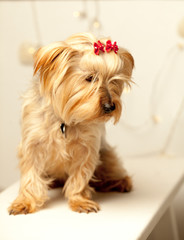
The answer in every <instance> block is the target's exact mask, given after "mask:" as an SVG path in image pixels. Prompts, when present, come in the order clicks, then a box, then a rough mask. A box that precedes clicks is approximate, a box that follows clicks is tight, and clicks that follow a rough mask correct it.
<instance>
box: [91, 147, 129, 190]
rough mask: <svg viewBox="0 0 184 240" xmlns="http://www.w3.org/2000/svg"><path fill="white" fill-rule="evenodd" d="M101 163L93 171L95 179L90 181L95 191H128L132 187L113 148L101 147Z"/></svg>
mask: <svg viewBox="0 0 184 240" xmlns="http://www.w3.org/2000/svg"><path fill="white" fill-rule="evenodd" d="M100 160H101V164H100V165H99V166H98V168H97V169H96V171H95V174H94V176H95V178H96V181H95V180H91V181H90V186H92V187H93V188H94V189H95V190H96V191H99V192H111V191H116V192H129V191H131V189H132V180H131V178H130V177H129V176H128V175H127V172H126V170H125V169H124V168H123V167H122V164H121V163H120V161H119V159H118V157H117V156H116V154H115V152H114V150H113V148H111V147H110V146H108V148H104V149H101V151H100Z"/></svg>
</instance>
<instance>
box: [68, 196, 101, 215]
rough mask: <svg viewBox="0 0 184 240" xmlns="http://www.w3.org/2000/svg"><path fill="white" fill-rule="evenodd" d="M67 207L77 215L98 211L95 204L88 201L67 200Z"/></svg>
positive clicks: (98, 208) (97, 206)
mask: <svg viewBox="0 0 184 240" xmlns="http://www.w3.org/2000/svg"><path fill="white" fill-rule="evenodd" d="M69 206H70V208H71V209H72V210H73V211H75V212H79V213H90V212H98V211H99V210H100V207H99V205H98V204H97V203H96V202H94V201H92V200H88V199H74V200H69Z"/></svg>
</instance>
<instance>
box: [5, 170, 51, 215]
mask: <svg viewBox="0 0 184 240" xmlns="http://www.w3.org/2000/svg"><path fill="white" fill-rule="evenodd" d="M46 199H47V184H46V181H45V180H44V179H42V178H41V177H40V176H39V175H38V174H37V173H36V171H35V169H34V167H32V168H31V169H29V170H28V171H27V172H26V173H24V175H23V176H22V177H21V186H20V190H19V195H18V197H17V198H16V199H15V200H14V202H13V203H12V205H11V206H10V207H9V209H8V211H9V214H13V215H17V214H27V213H32V212H35V211H36V210H37V208H39V207H41V206H42V205H43V204H44V202H45V201H46Z"/></svg>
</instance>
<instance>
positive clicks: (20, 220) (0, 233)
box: [0, 157, 184, 240]
mask: <svg viewBox="0 0 184 240" xmlns="http://www.w3.org/2000/svg"><path fill="white" fill-rule="evenodd" d="M124 165H125V167H126V168H127V169H128V171H129V173H130V175H132V177H133V182H134V190H133V191H132V192H131V193H124V194H121V193H99V194H96V195H95V196H94V199H95V200H96V201H97V202H98V203H99V204H100V206H101V211H100V212H98V213H90V214H84V213H81V214H79V213H75V212H72V211H71V210H70V209H69V207H68V205H67V200H66V199H64V197H63V196H62V194H61V189H55V190H51V191H49V195H50V196H51V199H50V200H49V202H48V203H47V204H46V205H45V207H44V208H43V209H41V210H40V211H38V212H36V213H33V214H28V215H17V216H12V215H11V216H9V215H8V212H7V208H8V206H9V204H10V203H11V202H12V201H13V200H14V198H15V197H16V196H17V193H18V188H19V183H15V184H14V185H12V186H11V187H9V188H8V189H6V190H5V191H4V192H2V193H1V194H0V239H1V240H42V239H43V240H48V239H62V240H64V239H80V240H83V239H85V240H91V239H93V240H95V239H96V240H98V239H99V240H103V239H105V240H107V239H116V240H118V239H123V240H136V239H141V240H144V239H146V238H147V237H148V235H149V234H150V232H151V231H152V229H153V228H154V226H155V225H156V223H157V222H158V221H159V219H160V217H161V216H162V215H163V213H164V212H165V211H166V209H167V208H168V207H169V205H170V204H171V203H172V200H173V199H174V197H175V195H176V193H177V191H178V190H179V188H180V187H181V185H182V182H183V180H184V159H174V158H173V159H171V158H163V157H160V158H158V157H157V158H151V159H127V160H125V161H124Z"/></svg>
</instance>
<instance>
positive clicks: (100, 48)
mask: <svg viewBox="0 0 184 240" xmlns="http://www.w3.org/2000/svg"><path fill="white" fill-rule="evenodd" d="M104 48H105V50H106V52H108V53H109V52H110V51H111V50H113V51H114V52H115V53H116V54H117V52H118V50H119V48H118V46H117V44H116V42H114V44H112V42H111V40H108V41H107V42H106V46H105V45H104V44H103V43H101V42H100V41H98V42H97V43H96V42H95V43H94V53H95V54H96V55H99V53H100V51H102V52H105V50H104Z"/></svg>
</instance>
